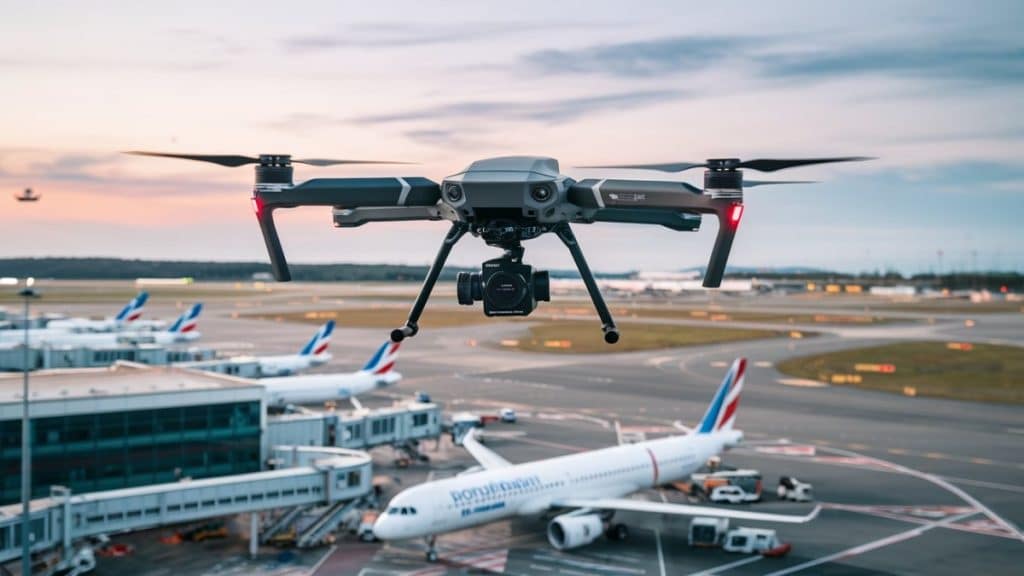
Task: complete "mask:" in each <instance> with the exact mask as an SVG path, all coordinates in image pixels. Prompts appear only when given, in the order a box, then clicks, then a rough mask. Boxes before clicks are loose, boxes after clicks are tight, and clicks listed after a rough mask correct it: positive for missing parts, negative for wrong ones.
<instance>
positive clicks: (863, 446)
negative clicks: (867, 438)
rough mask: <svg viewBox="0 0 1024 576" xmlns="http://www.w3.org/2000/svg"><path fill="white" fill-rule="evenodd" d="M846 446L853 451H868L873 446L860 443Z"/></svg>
mask: <svg viewBox="0 0 1024 576" xmlns="http://www.w3.org/2000/svg"><path fill="white" fill-rule="evenodd" d="M846 446H847V448H850V449H851V450H868V449H870V448H871V446H868V445H867V444H860V443H857V442H851V443H849V444H847V445H846Z"/></svg>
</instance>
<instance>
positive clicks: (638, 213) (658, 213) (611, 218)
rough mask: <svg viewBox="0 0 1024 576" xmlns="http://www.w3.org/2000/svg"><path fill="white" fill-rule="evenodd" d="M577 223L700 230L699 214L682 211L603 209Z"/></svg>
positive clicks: (687, 230)
mask: <svg viewBox="0 0 1024 576" xmlns="http://www.w3.org/2000/svg"><path fill="white" fill-rule="evenodd" d="M578 221H579V222H583V223H588V224H589V223H591V222H618V223H621V224H654V225H656V226H664V227H665V228H668V229H670V230H675V231H677V232H692V231H694V230H699V229H700V214H694V213H692V212H686V211H683V210H665V209H661V208H650V209H638V208H634V209H629V208H604V209H601V210H597V211H596V212H594V214H593V215H592V216H591V217H589V218H586V219H580V220H578Z"/></svg>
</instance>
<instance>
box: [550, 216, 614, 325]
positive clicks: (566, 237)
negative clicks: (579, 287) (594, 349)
mask: <svg viewBox="0 0 1024 576" xmlns="http://www.w3.org/2000/svg"><path fill="white" fill-rule="evenodd" d="M554 232H555V234H558V237H559V238H560V239H561V240H562V243H563V244H565V247H566V248H568V249H569V254H571V255H572V259H573V261H574V262H576V268H577V269H578V270H579V271H580V277H581V278H583V284H584V285H585V286H586V287H587V292H588V293H589V294H590V300H591V301H592V302H593V303H594V308H595V309H596V310H597V315H598V317H600V318H601V330H603V331H604V341H605V342H607V343H609V344H615V343H616V342H618V341H619V331H618V329H617V328H616V327H615V320H613V319H612V313H611V312H610V311H609V310H608V305H607V304H605V302H604V298H602V297H601V289H600V288H598V286H597V281H596V280H594V273H593V272H591V271H590V266H589V265H587V260H586V258H584V257H583V250H581V249H580V244H579V242H577V241H576V235H575V234H573V233H572V228H570V227H569V224H568V223H563V224H560V225H558V227H556V228H555V229H554Z"/></svg>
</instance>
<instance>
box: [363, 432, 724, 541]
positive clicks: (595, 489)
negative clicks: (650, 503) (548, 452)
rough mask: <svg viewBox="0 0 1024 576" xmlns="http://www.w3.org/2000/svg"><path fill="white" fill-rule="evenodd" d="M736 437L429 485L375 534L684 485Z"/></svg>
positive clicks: (672, 441) (674, 439) (457, 524)
mask: <svg viewBox="0 0 1024 576" xmlns="http://www.w3.org/2000/svg"><path fill="white" fill-rule="evenodd" d="M739 435H740V433H739V432H737V431H728V432H720V433H714V434H701V435H691V436H671V437H668V438H661V439H657V440H650V441H646V442H639V443H636V444H627V445H621V446H614V447H611V448H604V449H600V450H593V451H589V452H583V453H580V454H570V455H567V456H559V457H557V458H550V459H546V460H539V461H536V462H529V463H525V464H518V465H513V466H506V467H502V468H493V469H489V470H483V471H480V472H475V473H471V474H465V475H461V476H456V477H454V478H446V479H443V480H437V481H434V482H428V483H426V484H421V485H419V486H414V487H412V488H409V489H407V490H404V491H403V492H401V493H400V494H398V495H397V496H395V498H393V499H392V500H391V502H390V503H389V504H388V511H387V512H386V513H385V516H386V517H387V518H386V519H385V520H384V521H381V520H378V524H377V527H375V531H377V532H378V536H379V537H380V538H383V539H403V538H416V537H421V536H429V535H434V534H438V533H443V532H450V531H455V530H462V529H465V528H471V527H473V526H477V525H480V524H485V523H488V522H494V521H496V520H500V519H502V518H507V517H511V516H516V515H536V514H539V513H541V512H543V511H545V510H548V509H549V508H551V507H552V503H553V502H557V501H559V500H564V499H569V498H618V497H622V496H626V495H628V494H631V493H633V492H636V491H638V490H644V489H648V488H653V487H655V486H659V485H662V484H666V483H669V482H674V481H678V480H681V479H684V478H686V477H687V476H689V475H690V474H691V473H693V472H694V471H696V470H697V469H698V468H700V467H701V466H702V465H703V464H704V463H705V462H707V460H708V459H709V458H710V457H712V456H714V455H716V454H718V453H720V452H721V451H722V450H723V449H724V448H725V447H726V446H727V445H731V444H732V443H735V442H736V441H737V438H738V437H739ZM403 509H405V511H406V513H405V514H402V513H401V511H402V510H403ZM410 511H415V512H414V513H413V512H410Z"/></svg>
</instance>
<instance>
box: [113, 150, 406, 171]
mask: <svg viewBox="0 0 1024 576" xmlns="http://www.w3.org/2000/svg"><path fill="white" fill-rule="evenodd" d="M125 154H132V155H135V156H156V157H160V158H180V159H182V160H197V161H199V162H210V163H211V164H217V165H219V166H227V167H228V168H237V167H238V166H245V165H246V164H259V163H260V156H237V155H230V154H172V153H169V152H144V151H140V150H129V151H126V152H125ZM270 156H272V157H278V158H288V156H287V155H285V154H273V155H270ZM289 161H290V162H291V163H292V164H308V165H310V166H336V165H338V164H412V162H393V161H390V160H334V159H331V158H297V159H296V158H289Z"/></svg>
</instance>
